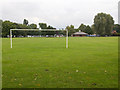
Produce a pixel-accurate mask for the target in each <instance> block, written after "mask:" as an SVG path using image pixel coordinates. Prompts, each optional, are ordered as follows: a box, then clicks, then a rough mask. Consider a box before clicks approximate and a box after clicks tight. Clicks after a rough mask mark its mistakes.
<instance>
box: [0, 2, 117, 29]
mask: <svg viewBox="0 0 120 90" xmlns="http://www.w3.org/2000/svg"><path fill="white" fill-rule="evenodd" d="M118 1H119V0H2V1H0V2H1V6H2V9H0V13H1V14H2V17H1V18H2V20H10V21H13V22H18V23H22V22H23V19H24V18H26V19H28V20H29V23H36V24H38V23H39V22H44V23H47V24H49V25H52V26H54V27H56V28H65V27H66V26H67V25H71V24H72V25H74V26H75V27H76V28H77V27H78V26H79V25H80V24H81V23H84V24H86V25H92V24H93V19H94V16H95V15H96V14H97V13H100V12H105V13H108V14H111V15H112V16H113V18H114V20H115V23H117V22H118V20H117V19H118Z"/></svg>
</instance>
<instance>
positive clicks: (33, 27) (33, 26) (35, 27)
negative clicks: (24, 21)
mask: <svg viewBox="0 0 120 90" xmlns="http://www.w3.org/2000/svg"><path fill="white" fill-rule="evenodd" d="M28 28H30V29H37V25H36V24H30V25H28Z"/></svg>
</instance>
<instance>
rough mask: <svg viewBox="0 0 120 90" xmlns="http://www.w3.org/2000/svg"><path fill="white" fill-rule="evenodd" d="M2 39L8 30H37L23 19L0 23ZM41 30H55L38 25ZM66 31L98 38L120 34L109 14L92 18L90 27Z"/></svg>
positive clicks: (16, 32)
mask: <svg viewBox="0 0 120 90" xmlns="http://www.w3.org/2000/svg"><path fill="white" fill-rule="evenodd" d="M0 22H2V37H7V35H9V32H10V29H37V25H36V24H34V23H33V24H29V21H28V20H26V19H24V20H23V24H19V23H14V22H10V21H2V20H0ZM39 27H40V28H41V29H56V28H54V27H52V26H50V25H47V24H46V23H39ZM66 29H67V30H68V31H69V36H71V35H72V34H73V33H75V32H78V31H79V30H81V31H82V32H85V33H88V34H97V35H100V36H105V35H108V36H109V35H112V31H113V30H116V33H115V34H116V35H119V33H120V25H118V24H115V25H114V20H113V17H112V16H111V15H110V14H106V13H98V14H97V15H96V16H95V18H94V24H93V25H92V26H89V25H84V24H81V25H80V26H79V27H78V28H77V29H75V28H74V26H73V25H70V26H67V27H66ZM13 34H14V35H15V36H16V37H17V36H20V35H22V36H27V35H54V34H64V35H65V32H64V31H62V30H61V31H55V32H35V31H14V32H13Z"/></svg>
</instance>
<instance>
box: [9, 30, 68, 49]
mask: <svg viewBox="0 0 120 90" xmlns="http://www.w3.org/2000/svg"><path fill="white" fill-rule="evenodd" d="M12 31H61V30H56V29H10V45H11V48H12V47H13V41H12ZM62 31H66V48H68V30H67V29H66V30H62Z"/></svg>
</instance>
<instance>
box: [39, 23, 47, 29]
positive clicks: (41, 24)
mask: <svg viewBox="0 0 120 90" xmlns="http://www.w3.org/2000/svg"><path fill="white" fill-rule="evenodd" d="M39 26H40V28H41V29H47V24H46V23H39Z"/></svg>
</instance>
